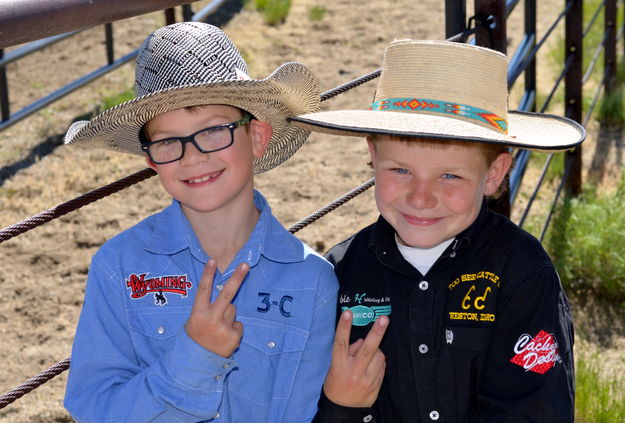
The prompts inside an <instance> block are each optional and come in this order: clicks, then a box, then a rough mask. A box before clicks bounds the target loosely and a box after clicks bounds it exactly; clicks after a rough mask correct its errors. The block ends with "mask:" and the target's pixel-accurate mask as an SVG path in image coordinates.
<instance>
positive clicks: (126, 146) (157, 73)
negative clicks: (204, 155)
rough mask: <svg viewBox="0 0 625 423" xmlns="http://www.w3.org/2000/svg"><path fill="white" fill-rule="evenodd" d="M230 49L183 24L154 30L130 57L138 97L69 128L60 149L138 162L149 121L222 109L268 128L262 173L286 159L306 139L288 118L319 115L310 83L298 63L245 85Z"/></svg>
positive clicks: (215, 35)
mask: <svg viewBox="0 0 625 423" xmlns="http://www.w3.org/2000/svg"><path fill="white" fill-rule="evenodd" d="M247 74H248V71H247V65H246V64H245V61H244V60H243V58H242V57H241V54H240V53H239V51H238V50H237V48H236V47H235V46H234V44H233V43H232V41H230V39H229V38H228V37H227V36H226V34H224V33H223V31H221V30H220V29H219V28H216V27H214V26H212V25H209V24H205V23H199V22H183V23H177V24H173V25H169V26H166V27H163V28H160V29H158V30H156V31H155V32H154V33H152V34H151V35H150V36H149V37H148V38H147V39H146V40H145V42H144V43H143V45H142V46H141V48H140V51H139V55H138V57H137V64H136V71H135V75H136V78H135V90H136V94H137V97H136V98H135V99H133V100H130V101H127V102H125V103H122V104H119V105H117V106H115V107H113V108H111V109H108V110H106V111H105V112H103V113H101V114H100V115H98V116H96V117H95V118H93V119H92V120H91V121H80V122H75V123H74V124H73V125H72V126H71V127H70V128H69V130H68V131H67V134H66V135H65V143H66V144H77V145H85V146H93V147H100V148H105V149H108V150H114V151H119V152H124V153H130V154H137V155H143V153H142V151H141V144H140V141H139V131H140V130H141V128H142V127H143V126H144V125H145V124H146V123H147V122H148V121H150V120H151V119H153V118H154V117H156V116H158V115H160V114H163V113H165V112H168V111H170V110H174V109H180V108H183V107H187V106H197V105H205V104H225V105H229V106H234V107H238V108H240V109H243V110H245V111H247V112H249V113H251V114H252V115H254V117H256V118H257V119H259V120H262V121H266V122H269V123H271V126H272V127H273V135H272V137H271V140H270V141H269V145H268V147H267V150H266V152H265V154H264V156H263V157H262V158H260V159H257V160H256V161H255V162H254V172H255V173H262V172H266V171H267V170H269V169H272V168H273V167H275V166H277V165H279V164H280V163H282V162H283V161H285V160H286V159H288V158H289V157H291V156H292V155H293V154H294V153H295V152H296V151H297V149H298V148H299V147H300V146H301V145H302V144H303V143H304V141H305V140H306V138H307V137H308V135H309V133H310V132H309V131H308V130H306V129H302V128H298V127H296V126H294V125H293V124H291V123H290V122H288V121H287V117H289V116H294V115H298V114H305V113H312V112H316V111H318V110H319V104H320V96H319V87H318V84H317V81H316V79H315V78H314V77H313V76H312V73H311V72H310V70H309V69H308V68H307V67H306V66H304V65H303V64H301V63H286V64H283V65H282V66H280V67H278V68H277V69H276V70H275V71H274V72H273V73H272V74H271V75H269V76H268V77H266V78H264V79H251V78H250V77H249V76H248V75H247Z"/></svg>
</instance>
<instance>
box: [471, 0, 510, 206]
mask: <svg viewBox="0 0 625 423" xmlns="http://www.w3.org/2000/svg"><path fill="white" fill-rule="evenodd" d="M474 7H475V16H476V17H481V18H482V19H485V18H486V17H488V16H493V17H494V18H495V24H494V27H492V26H491V27H490V28H489V29H484V28H482V29H480V30H478V31H477V32H476V33H475V40H476V44H477V45H480V46H484V47H489V48H492V49H493V50H498V51H500V52H502V53H504V54H506V53H507V50H508V48H507V39H506V19H507V17H508V16H507V15H508V12H507V8H506V1H505V0H475V4H474ZM503 183H504V184H507V187H506V189H505V191H504V193H503V194H502V195H501V196H500V197H499V198H498V199H496V200H491V201H489V203H488V206H489V207H490V208H491V210H494V211H496V212H497V213H500V214H502V215H504V216H507V217H510V211H511V210H510V181H509V179H508V178H506V180H505V181H504V182H503Z"/></svg>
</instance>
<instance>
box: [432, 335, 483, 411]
mask: <svg viewBox="0 0 625 423" xmlns="http://www.w3.org/2000/svg"><path fill="white" fill-rule="evenodd" d="M492 332H493V331H492V328H479V327H477V328H470V327H447V328H446V329H445V340H444V341H443V345H444V347H443V348H442V351H441V358H440V360H441V361H440V365H439V366H438V378H437V391H438V393H439V398H440V400H441V403H442V404H443V408H444V409H445V410H446V411H447V414H451V415H454V416H456V419H458V420H459V421H465V420H466V415H467V413H469V404H471V403H472V402H475V400H476V398H475V395H476V392H475V389H476V387H477V386H479V381H480V378H481V373H482V370H483V366H484V360H485V356H486V354H487V351H488V348H489V344H490V340H491V336H492ZM450 387H454V388H453V389H450Z"/></svg>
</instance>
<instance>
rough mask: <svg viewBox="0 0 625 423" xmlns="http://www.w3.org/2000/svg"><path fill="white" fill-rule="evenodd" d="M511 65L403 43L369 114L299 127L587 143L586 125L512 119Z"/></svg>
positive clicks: (492, 55) (562, 145) (395, 45)
mask: <svg viewBox="0 0 625 423" xmlns="http://www.w3.org/2000/svg"><path fill="white" fill-rule="evenodd" d="M507 70H508V59H507V57H506V56H505V55H503V54H501V53H499V52H496V51H493V50H490V49H487V48H483V47H477V46H472V45H467V44H460V43H452V42H447V41H415V40H397V41H394V42H392V43H391V44H389V45H388V47H387V48H386V51H385V54H384V62H383V65H382V74H381V76H380V80H379V82H378V86H377V90H376V93H375V98H374V101H373V103H372V104H371V106H370V108H369V110H339V111H328V112H319V113H312V114H304V115H300V116H298V117H295V118H292V119H291V120H292V121H293V122H294V123H295V124H297V125H298V126H300V127H302V128H306V129H310V130H314V131H318V132H325V133H329V134H338V135H351V136H363V135H367V134H386V135H397V136H406V137H422V138H431V139H451V140H464V141H478V142H487V143H497V144H505V145H508V146H510V147H518V148H524V149H530V150H541V151H558V150H566V149H569V148H572V147H575V146H576V145H578V144H579V143H581V142H582V141H583V140H584V138H585V137H586V131H585V130H584V128H583V127H582V126H581V125H579V124H578V123H576V122H574V121H572V120H570V119H567V118H563V117H560V116H553V115H547V114H540V113H528V112H518V111H511V112H508V83H507Z"/></svg>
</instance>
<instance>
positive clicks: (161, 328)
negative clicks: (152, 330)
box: [156, 326, 165, 335]
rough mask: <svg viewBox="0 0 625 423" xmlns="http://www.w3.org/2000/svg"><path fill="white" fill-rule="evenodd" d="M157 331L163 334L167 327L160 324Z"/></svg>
mask: <svg viewBox="0 0 625 423" xmlns="http://www.w3.org/2000/svg"><path fill="white" fill-rule="evenodd" d="M156 331H157V332H158V334H159V335H162V334H164V333H165V328H164V327H162V326H159V327H158V329H156Z"/></svg>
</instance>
